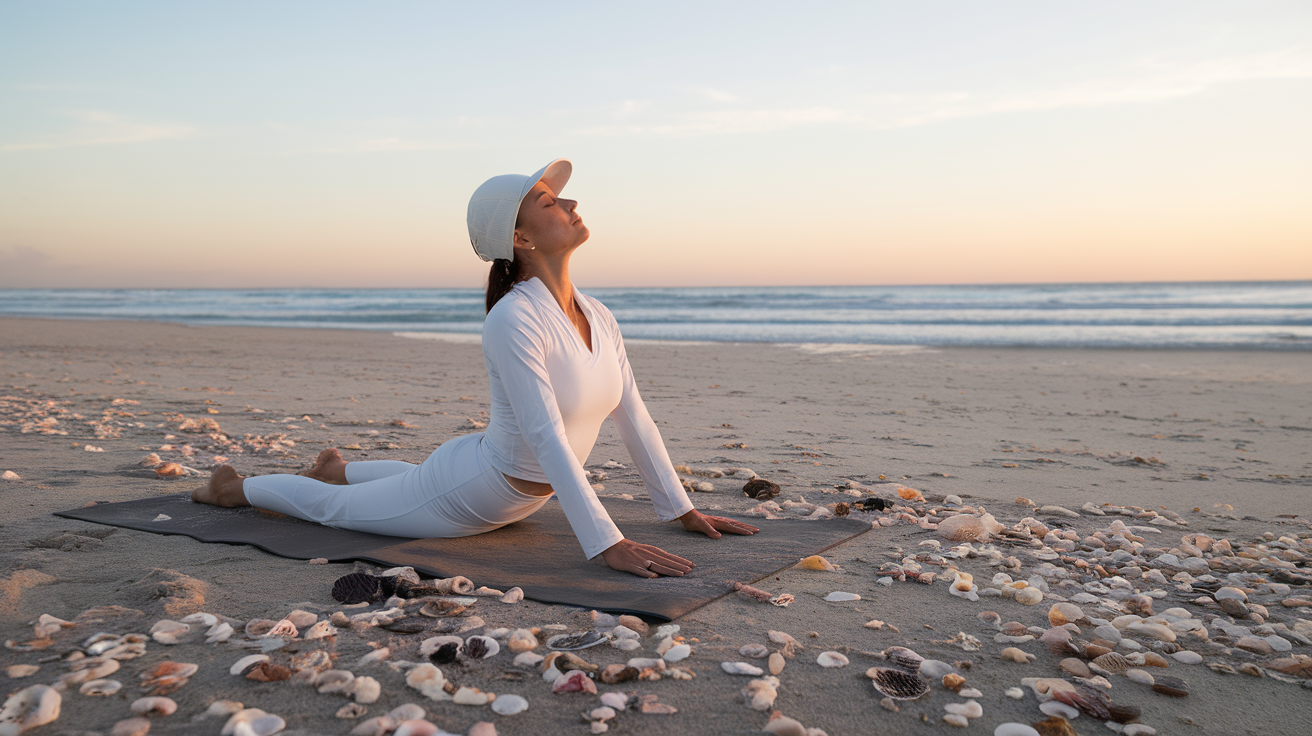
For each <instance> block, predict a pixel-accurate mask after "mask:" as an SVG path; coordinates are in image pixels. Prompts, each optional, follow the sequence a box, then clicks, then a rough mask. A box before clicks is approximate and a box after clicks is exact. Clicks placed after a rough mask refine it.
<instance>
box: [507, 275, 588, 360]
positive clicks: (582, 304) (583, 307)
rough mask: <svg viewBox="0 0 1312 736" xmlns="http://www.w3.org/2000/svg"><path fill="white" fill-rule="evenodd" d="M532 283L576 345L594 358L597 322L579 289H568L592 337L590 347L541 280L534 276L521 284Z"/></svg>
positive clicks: (571, 285) (572, 286)
mask: <svg viewBox="0 0 1312 736" xmlns="http://www.w3.org/2000/svg"><path fill="white" fill-rule="evenodd" d="M533 282H537V286H535V287H534V289H535V290H536V291H540V292H541V293H540V294H538V297H539V298H543V299H546V300H547V301H549V302H551V305H552V306H553V307H555V308H556V314H558V315H560V317H561V319H563V320H565V324H566V325H568V326H569V331H570V332H572V333H574V337H575V338H577V339H578V344H579V345H581V346H582V347H584V348H585V349H587V351H588V353H589V354H591V355H592V356H594V357H595V356H596V355H597V345H598V342H597V321H596V320H595V319H593V318H592V310H591V308H589V306H588V304H587V302H586V301H584V299H583V294H582V292H580V291H579V287H577V286H574V285H573V284H570V288H572V289H573V290H574V303H575V304H577V305H578V306H579V310H580V311H582V312H583V319H585V320H587V322H588V334H589V335H590V336H591V337H592V344H591V345H586V344H584V342H583V335H582V334H580V333H579V328H578V326H577V325H575V324H574V320H572V319H570V318H569V315H568V314H565V309H564V308H563V307H561V306H560V302H558V301H556V297H555V296H554V295H553V294H552V293H551V289H548V288H547V285H546V284H544V283H542V279H540V278H538V277H537V276H534V277H533V278H530V279H528V280H527V281H524V282H523V283H524V285H525V286H527V285H529V284H532V283H533Z"/></svg>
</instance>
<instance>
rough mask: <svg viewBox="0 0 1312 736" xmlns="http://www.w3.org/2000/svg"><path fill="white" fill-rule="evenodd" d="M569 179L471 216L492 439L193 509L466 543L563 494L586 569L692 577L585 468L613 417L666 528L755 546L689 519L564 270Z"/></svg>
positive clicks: (642, 415) (636, 403)
mask: <svg viewBox="0 0 1312 736" xmlns="http://www.w3.org/2000/svg"><path fill="white" fill-rule="evenodd" d="M572 171H573V167H572V165H571V164H570V162H569V161H567V160H565V159H558V160H556V161H553V162H551V163H550V164H548V165H547V166H546V167H544V168H543V169H542V170H541V171H539V172H537V173H536V174H534V175H533V176H522V175H515V174H512V175H506V176H496V177H493V178H491V179H489V180H487V181H486V182H484V183H483V185H482V186H480V187H479V188H478V190H477V191H475V192H474V196H473V197H472V198H471V199H470V201H469V212H468V226H469V238H470V241H471V242H472V243H473V246H474V252H475V253H477V254H478V256H479V257H480V258H482V259H483V260H484V261H492V269H491V272H490V274H489V276H488V286H487V319H486V321H485V322H484V323H483V357H484V362H485V363H486V365H487V374H488V381H489V383H490V387H491V395H492V414H491V419H490V421H489V422H488V426H487V431H486V432H483V433H479V434H471V435H465V436H463V437H457V438H455V439H453V440H450V441H449V442H446V443H444V444H443V445H442V446H441V447H439V448H437V450H435V451H434V452H433V454H432V455H430V456H429V458H428V459H427V460H425V461H424V462H423V463H422V464H420V465H412V464H410V463H404V462H400V461H396V460H381V461H367V462H349V463H348V462H346V461H344V460H343V459H342V457H341V454H340V453H338V452H337V450H335V449H333V450H325V451H324V452H323V453H321V454H320V456H319V460H318V462H317V463H316V464H315V466H314V468H313V469H311V470H310V471H309V472H308V473H307V474H306V475H304V476H298V475H266V476H254V477H250V478H242V477H241V476H239V475H238V474H237V472H236V471H235V470H233V469H232V468H231V467H230V466H227V465H225V466H222V467H220V468H219V469H218V470H216V471H215V472H214V475H213V476H212V477H211V478H210V483H209V485H208V486H206V487H205V488H202V489H199V490H197V491H196V492H195V493H193V494H192V499H193V500H195V501H199V502H201V503H212V504H216V505H219V506H244V505H251V506H256V507H259V508H263V509H269V510H271V511H278V512H281V513H284V514H288V515H291V516H295V517H298V518H301V519H306V520H309V521H317V522H319V523H321V524H325V525H327V526H334V527H340V528H344V529H355V530H359V531H366V532H373V533H376V534H389V535H393V536H402V537H462V536H468V535H471V534H479V533H482V532H486V531H491V530H493V529H497V528H499V527H502V526H505V525H506V524H510V523H512V522H515V521H519V520H520V519H523V518H525V517H527V516H529V515H530V514H532V513H533V512H534V511H537V510H538V509H539V508H541V507H542V506H543V504H545V503H546V502H547V499H548V498H549V497H550V496H551V495H553V494H558V498H559V499H560V505H561V507H562V509H563V510H564V511H565V516H566V518H568V520H569V523H570V527H571V528H572V529H573V530H574V534H575V535H576V536H577V537H578V539H579V544H580V545H581V546H582V547H583V552H584V554H585V555H587V557H588V559H592V558H593V557H595V556H597V555H598V554H600V555H601V556H602V557H603V558H604V559H605V561H606V564H607V565H610V566H611V567H612V568H614V569H616V570H622V571H624V572H629V573H633V574H634V575H640V576H642V577H648V578H652V577H656V576H658V575H676V576H677V575H683V574H685V573H687V572H688V571H689V570H691V569H692V568H693V567H694V565H693V563H692V562H689V561H688V560H685V559H683V558H682V557H679V556H677V555H673V554H670V553H668V552H666V551H664V550H662V549H660V548H659V547H655V546H652V545H649V544H640V543H638V542H635V541H633V540H631V539H625V538H624V535H623V534H621V533H620V531H619V529H618V528H617V527H616V526H615V523H614V522H613V521H611V519H610V516H609V514H607V513H606V509H605V507H603V506H602V505H601V502H600V501H599V500H598V499H597V496H596V494H595V493H594V492H593V490H592V486H591V485H590V484H589V483H588V480H587V476H586V474H585V473H584V471H583V462H584V461H585V460H586V459H587V457H588V454H589V452H591V450H592V446H593V444H595V443H596V440H597V433H598V432H599V431H600V429H601V422H602V421H603V420H604V419H605V417H606V416H607V415H609V416H610V417H611V418H612V419H614V420H615V425H616V427H617V429H618V430H619V434H620V438H621V439H622V440H623V441H624V445H625V447H627V448H628V450H629V454H630V456H632V458H633V462H634V464H635V465H636V466H637V468H638V472H639V474H640V475H641V476H642V479H643V482H644V483H645V484H646V486H647V490H648V492H649V494H650V496H651V500H652V504H653V505H654V506H655V507H656V512H657V517H658V518H659V519H661V520H662V521H670V520H673V519H676V518H677V519H678V520H679V521H680V522H682V523H683V526H684V528H685V529H687V530H689V531H694V532H699V533H702V534H705V535H706V536H708V537H712V538H716V539H718V538H719V537H720V535H721V533H722V532H727V533H729V534H755V533H756V532H757V531H759V530H758V529H757V528H756V527H753V526H750V525H747V524H743V523H741V522H738V521H734V520H733V519H726V518H723V517H719V516H707V515H704V514H702V513H700V512H698V511H697V510H696V509H695V508H693V505H692V502H691V501H689V500H688V495H687V493H686V492H685V491H684V489H683V486H682V485H681V484H680V483H679V478H678V476H677V475H676V474H675V472H674V467H673V466H672V465H671V464H670V458H669V455H668V454H667V453H666V451H665V445H664V443H663V442H662V441H661V437H660V433H659V431H657V429H656V424H655V422H653V421H652V419H651V417H650V415H648V414H647V409H646V407H645V406H644V405H643V403H642V398H641V397H640V396H639V395H638V389H637V387H636V385H635V384H634V380H633V373H632V371H631V370H630V369H629V362H628V358H627V357H626V355H625V352H624V341H623V339H622V338H621V336H620V331H619V327H618V325H617V324H616V323H615V318H614V317H613V316H612V315H611V313H610V310H608V309H606V307H604V306H602V304H601V302H598V301H597V300H596V299H593V298H591V297H588V296H584V295H583V294H581V293H580V292H579V291H578V290H577V289H575V288H574V285H573V284H572V283H571V282H570V278H569V261H570V256H571V255H573V253H574V251H575V250H576V249H577V248H578V247H579V246H580V245H582V244H583V243H584V241H586V240H587V239H588V235H589V233H588V228H587V227H585V226H584V224H583V219H582V218H581V217H580V216H579V214H578V212H577V207H578V203H577V202H575V201H573V200H569V199H562V198H561V197H560V196H559V195H560V191H561V189H563V188H564V186H565V183H566V182H567V181H569V177H570V174H571V173H572Z"/></svg>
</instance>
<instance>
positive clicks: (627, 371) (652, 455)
mask: <svg viewBox="0 0 1312 736" xmlns="http://www.w3.org/2000/svg"><path fill="white" fill-rule="evenodd" d="M595 303H596V302H594V304H595ZM597 311H601V312H602V313H604V314H605V317H606V320H607V322H608V324H607V331H608V332H610V333H611V336H612V337H613V338H614V344H615V354H616V356H617V357H618V358H619V364H620V380H621V381H622V382H623V392H622V393H621V395H620V403H619V406H616V407H615V409H614V411H612V412H611V414H610V416H611V418H612V419H614V420H615V428H616V429H617V430H618V431H619V435H620V440H621V441H622V442H623V443H624V447H625V448H626V449H627V450H628V451H629V456H630V457H632V458H633V464H634V465H635V466H637V468H638V474H639V475H640V476H642V482H643V483H644V484H646V486H647V494H648V495H649V496H651V502H652V505H653V506H655V507H656V516H657V518H659V519H660V520H661V521H671V520H674V519H678V520H679V521H680V522H682V523H683V527H684V528H685V529H687V530H689V531H695V532H701V533H702V534H705V535H706V536H708V537H711V538H715V539H718V538H719V537H720V533H721V532H726V533H729V534H755V533H756V532H758V531H760V530H759V529H757V528H756V527H754V526H751V525H750V524H744V523H742V522H740V521H735V520H733V519H727V518H724V517H722V516H707V515H705V514H703V513H701V512H700V511H698V510H697V509H696V508H694V507H693V505H692V501H691V500H690V499H689V498H688V492H687V491H685V490H684V488H683V484H682V483H680V482H679V476H678V474H677V473H675V472H674V464H673V463H671V462H670V455H669V453H668V452H666V451H665V442H664V441H663V440H662V439H661V433H660V430H658V429H657V428H656V422H655V421H654V420H652V418H651V415H650V414H648V413H647V406H646V404H644V403H643V401H642V396H641V395H639V394H638V386H637V384H636V382H635V381H634V379H633V369H632V368H630V367H629V357H628V354H627V353H626V352H625V350H624V338H623V337H622V336H621V335H620V329H619V325H618V324H616V322H615V318H614V317H613V316H611V314H610V311H609V310H606V309H605V308H604V307H603V308H602V309H600V310H597Z"/></svg>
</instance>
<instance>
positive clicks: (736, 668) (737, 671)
mask: <svg viewBox="0 0 1312 736" xmlns="http://www.w3.org/2000/svg"><path fill="white" fill-rule="evenodd" d="M720 669H722V670H724V671H725V672H728V673H729V674H731V675H749V676H751V677H760V676H761V675H764V674H765V671H764V670H762V669H761V668H760V667H757V666H756V665H752V664H748V663H746V662H721V663H720Z"/></svg>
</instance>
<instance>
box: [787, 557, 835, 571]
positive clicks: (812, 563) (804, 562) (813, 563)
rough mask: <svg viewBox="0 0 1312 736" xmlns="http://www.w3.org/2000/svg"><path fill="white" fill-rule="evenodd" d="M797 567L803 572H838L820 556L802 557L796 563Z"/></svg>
mask: <svg viewBox="0 0 1312 736" xmlns="http://www.w3.org/2000/svg"><path fill="white" fill-rule="evenodd" d="M797 567H800V568H801V569H803V570H822V571H824V572H837V571H838V570H839V568H838V566H837V565H834V564H833V563H831V562H830V561H829V560H826V559H825V558H823V557H821V556H820V555H811V556H810V557H803V558H802V559H801V560H799V561H798V563H797Z"/></svg>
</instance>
